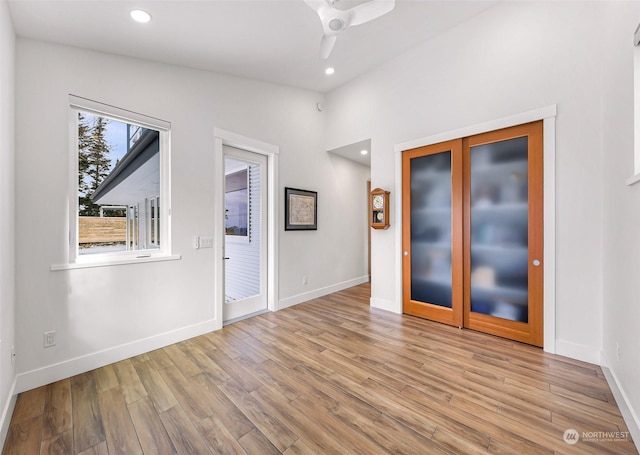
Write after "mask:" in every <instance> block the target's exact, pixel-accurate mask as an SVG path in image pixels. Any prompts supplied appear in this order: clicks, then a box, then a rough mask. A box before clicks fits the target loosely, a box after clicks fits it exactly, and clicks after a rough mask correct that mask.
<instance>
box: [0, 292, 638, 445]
mask: <svg viewBox="0 0 640 455" xmlns="http://www.w3.org/2000/svg"><path fill="white" fill-rule="evenodd" d="M368 300H369V287H368V286H367V285H363V286H358V287H355V288H352V289H349V290H346V291H343V292H339V293H336V294H332V295H330V296H327V297H324V298H320V299H316V300H313V301H311V302H307V303H305V304H301V305H298V306H295V307H293V308H289V309H287V310H283V311H279V312H277V313H269V314H265V315H262V316H258V317H255V318H252V319H249V320H246V321H242V322H238V323H236V324H233V325H231V326H227V327H225V328H224V329H223V330H220V331H217V332H214V333H210V334H207V335H204V336H200V337H197V338H194V339H191V340H188V341H184V342H182V343H178V344H176V345H172V346H169V347H166V348H164V349H160V350H157V351H154V352H150V353H148V354H144V355H140V356H137V357H134V358H132V359H128V360H124V361H122V362H118V363H116V364H113V365H109V366H106V367H104V368H100V369H97V370H94V371H90V372H88V373H85V374H81V375H78V376H74V377H72V378H70V379H65V380H63V381H59V382H56V383H54V384H49V385H47V386H44V387H40V388H38V389H35V390H32V391H29V392H25V393H23V394H21V395H20V396H19V397H18V401H17V404H16V408H15V411H14V414H13V418H12V421H11V426H10V430H9V435H8V437H7V441H6V444H5V447H4V450H3V452H2V453H3V454H5V455H9V454H19V455H31V454H34V455H35V454H80V453H81V454H111V455H113V454H126V455H134V454H140V453H145V454H165V453H168V454H173V453H179V454H198V455H204V454H210V453H213V454H244V453H247V454H257V455H267V454H272V453H273V454H278V453H285V454H307V453H316V454H322V455H324V454H334V453H350V454H366V455H371V454H384V453H397V454H438V453H455V454H473V453H495V454H535V455H540V454H550V453H561V454H564V453H568V454H570V453H576V454H588V453H591V454H602V453H606V454H616V453H627V454H635V453H637V451H636V449H635V446H634V445H633V443H632V442H631V440H630V437H628V438H627V439H626V441H622V442H620V441H619V442H614V441H605V440H602V439H603V438H602V435H601V436H600V437H598V436H597V435H596V436H595V439H596V440H595V441H585V440H582V439H581V440H580V441H579V442H578V443H577V444H575V445H569V444H566V443H565V442H564V441H563V434H564V432H565V430H567V429H569V428H572V429H575V430H577V431H578V433H579V435H583V432H626V431H627V428H626V426H625V423H624V421H623V420H622V417H621V416H620V412H619V410H618V407H617V406H616V403H615V401H614V398H613V396H612V394H611V391H610V390H609V388H608V386H607V384H606V381H605V379H604V377H603V374H602V371H601V370H600V368H599V367H597V366H593V365H590V364H586V363H581V362H578V361H574V360H570V359H567V358H563V357H559V356H554V355H549V354H545V353H544V352H543V351H542V350H540V349H538V348H534V347H530V346H526V345H523V344H519V343H515V342H511V341H507V340H503V339H500V338H495V337H492V336H489V335H483V334H479V333H475V332H472V331H466V330H465V331H461V330H458V329H456V328H452V327H448V326H445V325H441V324H437V323H433V322H429V321H424V320H421V319H417V318H413V317H410V316H400V315H395V314H391V313H387V312H384V311H379V310H375V309H371V308H370V307H369V306H368Z"/></svg>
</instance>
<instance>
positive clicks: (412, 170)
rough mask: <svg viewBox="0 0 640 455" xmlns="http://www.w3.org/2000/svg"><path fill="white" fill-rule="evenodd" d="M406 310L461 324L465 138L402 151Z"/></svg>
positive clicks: (404, 309)
mask: <svg viewBox="0 0 640 455" xmlns="http://www.w3.org/2000/svg"><path fill="white" fill-rule="evenodd" d="M402 166H403V176H404V177H403V214H404V215H405V217H404V221H403V273H404V279H403V282H404V291H403V292H404V296H403V311H404V312H405V313H409V314H413V315H416V316H421V317H425V318H429V319H432V320H435V321H439V322H444V323H447V324H452V325H458V326H461V325H462V256H461V254H462V218H461V216H462V149H461V144H460V141H452V142H445V143H441V144H436V145H434V146H428V147H421V148H418V149H415V150H411V151H408V152H405V153H403V163H402Z"/></svg>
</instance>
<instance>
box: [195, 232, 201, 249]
mask: <svg viewBox="0 0 640 455" xmlns="http://www.w3.org/2000/svg"><path fill="white" fill-rule="evenodd" d="M193 248H194V249H196V250H198V249H200V236H199V235H194V236H193Z"/></svg>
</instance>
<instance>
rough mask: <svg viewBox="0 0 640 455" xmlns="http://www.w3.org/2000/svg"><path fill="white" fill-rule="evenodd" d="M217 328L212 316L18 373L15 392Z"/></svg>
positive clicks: (217, 324)
mask: <svg viewBox="0 0 640 455" xmlns="http://www.w3.org/2000/svg"><path fill="white" fill-rule="evenodd" d="M216 328H219V323H218V321H217V320H216V319H210V320H208V321H205V322H200V323H198V324H193V325H190V326H187V327H182V328H180V329H176V330H172V331H170V332H165V333H161V334H158V335H154V336H151V337H148V338H143V339H141V340H136V341H133V342H130V343H126V344H122V345H120V346H115V347H113V348H109V349H105V350H102V351H98V352H94V353H91V354H87V355H83V356H81V357H76V358H74V359H69V360H65V361H63V362H60V363H56V364H53V365H48V366H46V367H42V368H37V369H35V370H31V371H27V372H26V373H21V374H19V375H18V377H17V378H16V381H17V384H16V389H15V393H21V392H24V391H26V390H31V389H35V388H36V387H40V386H43V385H46V384H50V383H52V382H55V381H59V380H61V379H65V378H68V377H71V376H75V375H76V374H80V373H84V372H87V371H91V370H94V369H96V368H100V367H103V366H105V365H109V364H111V363H114V362H119V361H120V360H124V359H128V358H130V357H133V356H136V355H140V354H144V353H145V352H149V351H153V350H155V349H160V348H163V347H165V346H169V345H170V344H173V343H178V342H180V341H184V340H187V339H189V338H193V337H196V336H198V335H203V334H205V333H208V332H211V331H213V330H215V329H216Z"/></svg>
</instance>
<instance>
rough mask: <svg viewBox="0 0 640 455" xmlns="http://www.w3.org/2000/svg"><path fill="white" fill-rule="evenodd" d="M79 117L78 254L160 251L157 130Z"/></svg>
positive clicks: (90, 115)
mask: <svg viewBox="0 0 640 455" xmlns="http://www.w3.org/2000/svg"><path fill="white" fill-rule="evenodd" d="M77 115H78V119H77V120H78V154H77V159H78V167H77V169H78V205H77V207H78V209H77V214H78V220H77V221H78V229H77V230H78V232H77V239H78V244H77V254H78V255H79V256H82V255H89V254H96V253H114V252H122V251H136V250H154V249H159V248H160V225H161V223H160V202H161V201H160V194H161V193H160V132H159V131H157V130H154V129H151V128H144V127H142V126H139V125H135V124H132V123H127V122H123V121H119V120H115V119H112V118H109V117H105V116H100V115H97V114H94V113H91V112H83V111H79V112H78V114H77Z"/></svg>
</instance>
